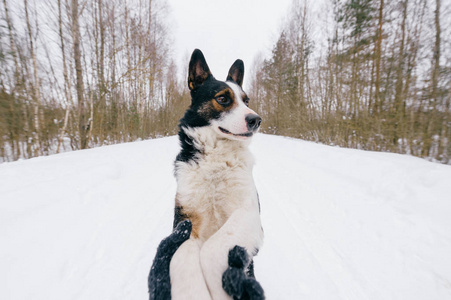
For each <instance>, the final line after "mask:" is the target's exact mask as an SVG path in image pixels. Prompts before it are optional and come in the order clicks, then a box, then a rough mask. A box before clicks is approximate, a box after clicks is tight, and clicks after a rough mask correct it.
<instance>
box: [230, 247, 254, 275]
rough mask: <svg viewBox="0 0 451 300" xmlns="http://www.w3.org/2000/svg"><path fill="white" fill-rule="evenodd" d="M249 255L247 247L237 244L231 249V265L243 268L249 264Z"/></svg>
mask: <svg viewBox="0 0 451 300" xmlns="http://www.w3.org/2000/svg"><path fill="white" fill-rule="evenodd" d="M249 260H250V259H249V255H248V254H247V252H246V249H244V248H243V247H240V246H238V245H237V246H235V247H233V248H232V249H231V250H230V251H229V266H231V267H233V268H239V269H242V268H244V267H246V266H247V265H248V264H249Z"/></svg>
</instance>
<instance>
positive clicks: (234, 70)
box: [226, 59, 244, 86]
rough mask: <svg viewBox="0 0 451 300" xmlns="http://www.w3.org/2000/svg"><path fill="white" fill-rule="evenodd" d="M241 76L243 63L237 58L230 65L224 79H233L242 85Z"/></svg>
mask: <svg viewBox="0 0 451 300" xmlns="http://www.w3.org/2000/svg"><path fill="white" fill-rule="evenodd" d="M243 77H244V63H243V61H242V60H241V59H237V60H235V62H234V63H233V65H232V66H231V67H230V70H229V75H227V79H226V80H229V81H233V82H235V83H236V84H238V85H239V86H242V85H243Z"/></svg>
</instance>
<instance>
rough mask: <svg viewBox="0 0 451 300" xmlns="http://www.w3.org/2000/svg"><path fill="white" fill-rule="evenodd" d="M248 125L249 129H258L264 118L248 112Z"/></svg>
mask: <svg viewBox="0 0 451 300" xmlns="http://www.w3.org/2000/svg"><path fill="white" fill-rule="evenodd" d="M245 120H246V125H247V129H248V130H249V131H256V130H257V129H258V127H260V124H261V123H262V118H260V116H259V115H256V114H248V115H246V118H245Z"/></svg>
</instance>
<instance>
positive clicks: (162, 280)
mask: <svg viewBox="0 0 451 300" xmlns="http://www.w3.org/2000/svg"><path fill="white" fill-rule="evenodd" d="M191 229H192V225H191V222H190V221H189V220H186V221H183V222H181V223H179V224H178V225H177V227H176V228H175V229H174V231H173V232H172V233H171V235H169V236H168V237H167V238H165V239H164V240H162V241H161V243H160V245H159V246H158V249H157V254H156V255H155V258H154V260H153V263H152V267H151V268H150V272H149V277H148V279H147V285H148V288H149V299H150V300H170V299H171V278H170V275H169V266H170V263H171V259H172V256H173V255H174V253H175V252H176V251H177V249H178V248H179V247H180V245H182V244H183V242H184V241H186V240H187V239H189V237H190V234H191Z"/></svg>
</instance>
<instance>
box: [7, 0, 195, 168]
mask: <svg viewBox="0 0 451 300" xmlns="http://www.w3.org/2000/svg"><path fill="white" fill-rule="evenodd" d="M1 1H2V5H1V6H2V7H1V8H2V9H1V10H0V42H1V43H0V149H1V153H0V161H11V160H16V159H19V158H30V157H35V156H39V155H48V154H51V153H57V152H60V151H68V150H75V149H84V148H88V147H93V146H99V145H103V144H112V143H119V142H127V141H133V140H136V139H140V138H141V139H144V138H149V137H155V136H165V135H170V134H175V132H176V125H177V120H178V119H179V118H180V116H181V115H182V113H183V110H184V109H185V108H186V106H187V102H186V101H188V100H187V98H188V95H187V94H186V92H184V91H186V89H185V88H184V85H183V87H182V86H180V83H179V82H178V81H177V68H176V66H175V64H174V62H173V61H172V60H171V58H170V57H171V55H170V51H171V48H170V46H169V44H170V43H169V41H170V36H169V34H168V28H167V25H168V24H166V23H165V18H166V17H167V14H168V12H167V7H166V4H165V2H164V1H163V0H148V1H138V0H121V1H118V0H115V1H106V0H85V1H79V0H49V1H40V0H22V1H11V0H1Z"/></svg>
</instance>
